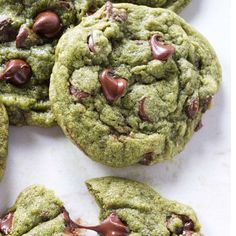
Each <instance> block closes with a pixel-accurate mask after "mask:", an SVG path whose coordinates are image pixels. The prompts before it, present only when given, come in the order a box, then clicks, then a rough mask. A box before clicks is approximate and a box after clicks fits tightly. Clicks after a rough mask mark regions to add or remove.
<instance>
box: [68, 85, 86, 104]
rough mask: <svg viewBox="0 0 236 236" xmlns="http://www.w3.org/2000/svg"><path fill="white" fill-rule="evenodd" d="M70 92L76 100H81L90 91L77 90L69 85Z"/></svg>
mask: <svg viewBox="0 0 236 236" xmlns="http://www.w3.org/2000/svg"><path fill="white" fill-rule="evenodd" d="M69 89H70V94H71V95H73V96H74V97H75V98H76V100H77V101H81V100H82V99H84V98H87V97H89V96H90V93H87V92H84V91H78V90H77V89H76V88H75V87H74V86H73V85H71V86H70V88H69Z"/></svg>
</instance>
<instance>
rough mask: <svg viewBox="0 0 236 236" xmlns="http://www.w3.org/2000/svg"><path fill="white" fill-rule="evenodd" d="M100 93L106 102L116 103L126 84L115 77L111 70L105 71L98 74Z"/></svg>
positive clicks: (123, 80)
mask: <svg viewBox="0 0 236 236" xmlns="http://www.w3.org/2000/svg"><path fill="white" fill-rule="evenodd" d="M99 77H100V83H101V85H102V91H103V94H104V96H105V97H106V99H107V101H108V102H115V101H117V100H118V99H119V98H120V97H121V96H122V95H123V93H124V91H125V90H126V88H127V87H128V82H127V81H126V80H125V79H123V78H121V77H119V76H117V75H115V74H114V73H113V72H112V70H111V69H105V70H103V72H102V73H101V74H100V76H99Z"/></svg>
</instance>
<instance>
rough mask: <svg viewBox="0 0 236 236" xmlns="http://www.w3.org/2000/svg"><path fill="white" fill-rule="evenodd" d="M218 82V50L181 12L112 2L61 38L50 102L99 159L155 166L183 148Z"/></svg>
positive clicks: (87, 150)
mask: <svg viewBox="0 0 236 236" xmlns="http://www.w3.org/2000/svg"><path fill="white" fill-rule="evenodd" d="M220 81H221V67H220V65H219V62H218V59H217V57H216V54H215V52H214V51H213V49H212V47H211V46H210V44H209V43H208V41H207V40H206V39H205V38H204V37H203V36H202V35H201V34H200V33H198V32H197V31H196V30H195V29H193V28H192V27H191V26H190V25H188V24H187V23H186V22H185V21H184V20H183V19H181V18H180V17H179V16H177V15H176V14H175V13H173V12H172V11H169V10H165V9H161V8H157V9H154V8H149V7H145V6H136V5H132V4H125V3H123V4H113V5H112V4H110V3H109V2H108V3H107V5H106V6H104V7H103V8H101V9H100V10H99V11H97V13H95V14H94V15H92V16H89V17H87V18H84V20H83V21H82V22H81V24H80V25H79V26H77V27H75V28H74V29H71V30H69V31H68V32H67V33H66V34H64V36H63V37H62V38H61V39H60V41H59V44H58V47H57V50H56V63H55V66H54V69H53V73H52V77H51V85H50V99H51V102H52V108H53V112H54V115H55V116H56V119H57V121H58V123H59V125H60V126H61V127H62V129H63V131H64V133H65V134H66V135H67V136H68V137H69V138H70V139H71V140H72V141H73V142H74V143H75V144H76V145H77V146H78V147H80V148H81V149H82V150H83V151H84V152H85V153H86V154H87V155H88V156H89V157H91V158H92V159H93V160H95V161H97V162H100V163H103V164H105V165H109V166H112V167H124V166H129V165H133V164H136V163H141V164H144V165H152V164H154V163H157V162H160V161H162V160H167V159H171V158H172V157H174V156H175V155H176V154H178V153H179V152H181V151H182V150H183V149H184V146H185V144H186V143H187V142H188V141H189V140H190V138H191V137H192V135H193V134H194V132H195V131H197V130H199V129H200V128H201V126H202V123H201V118H202V115H203V114H204V113H205V112H206V111H207V110H208V109H209V108H210V106H211V101H212V98H213V96H214V94H215V93H216V92H217V90H218V88H219V85H220Z"/></svg>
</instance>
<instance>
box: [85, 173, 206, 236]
mask: <svg viewBox="0 0 236 236" xmlns="http://www.w3.org/2000/svg"><path fill="white" fill-rule="evenodd" d="M87 186H88V189H89V191H90V193H91V194H92V195H93V196H94V197H95V199H96V201H97V203H98V205H99V207H100V210H101V212H100V218H101V220H104V219H106V218H107V217H109V216H111V215H112V219H116V221H118V219H119V226H120V227H118V228H116V229H117V230H118V229H120V230H121V229H123V232H125V226H126V234H125V233H123V234H117V235H130V236H150V235H153V236H169V235H173V236H177V235H181V236H201V235H202V234H201V233H200V224H199V222H198V219H197V217H196V214H195V213H194V211H193V210H192V208H190V207H189V206H186V205H183V204H180V203H178V202H175V201H170V200H167V199H165V198H163V197H161V196H160V195H159V194H158V193H157V192H155V191H154V190H153V189H152V188H150V187H149V186H147V185H145V184H142V183H139V182H136V181H132V180H128V179H122V178H117V177H105V178H98V179H92V180H89V181H87ZM114 217H115V218H114ZM122 222H123V224H122ZM114 225H115V224H114ZM114 225H113V227H115V226H114ZM127 228H128V229H127ZM100 232H101V231H100ZM109 235H112V234H109Z"/></svg>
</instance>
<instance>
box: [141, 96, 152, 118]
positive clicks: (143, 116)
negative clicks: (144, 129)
mask: <svg viewBox="0 0 236 236" xmlns="http://www.w3.org/2000/svg"><path fill="white" fill-rule="evenodd" d="M145 100H146V97H143V98H142V99H141V100H140V101H139V103H138V108H139V113H138V114H139V117H140V119H141V120H143V121H150V119H149V117H148V116H147V114H146V113H145V109H144V103H145Z"/></svg>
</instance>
